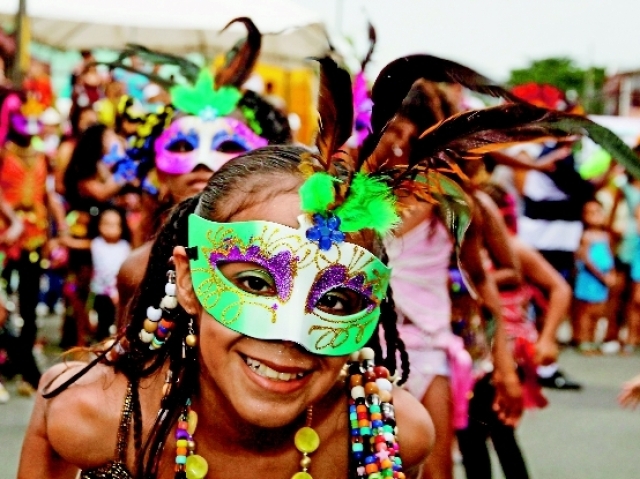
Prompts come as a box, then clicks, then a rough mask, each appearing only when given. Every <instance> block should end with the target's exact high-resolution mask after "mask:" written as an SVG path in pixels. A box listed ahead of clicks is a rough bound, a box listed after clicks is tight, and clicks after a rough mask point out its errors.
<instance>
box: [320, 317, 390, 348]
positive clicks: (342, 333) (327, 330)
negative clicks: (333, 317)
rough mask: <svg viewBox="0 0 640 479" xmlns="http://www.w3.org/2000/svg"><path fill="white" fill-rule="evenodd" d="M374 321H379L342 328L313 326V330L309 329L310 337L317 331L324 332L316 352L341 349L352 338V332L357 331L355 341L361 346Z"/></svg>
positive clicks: (372, 320)
mask: <svg viewBox="0 0 640 479" xmlns="http://www.w3.org/2000/svg"><path fill="white" fill-rule="evenodd" d="M374 321H377V319H375V320H374V319H371V320H369V321H367V322H366V323H359V324H350V325H347V326H344V327H341V328H339V327H335V326H333V327H332V326H320V325H313V326H311V328H309V335H311V334H312V333H313V332H315V331H324V333H322V334H321V335H320V337H319V338H318V339H317V340H316V342H315V344H314V347H315V348H316V350H318V351H321V350H323V349H327V348H331V349H336V348H339V347H340V346H342V345H343V344H344V343H346V342H347V341H348V340H349V337H350V336H351V330H352V329H357V333H356V338H355V341H356V343H357V344H358V345H359V344H360V343H362V342H363V336H364V334H365V332H366V328H367V326H369V325H370V324H371V323H372V322H374Z"/></svg>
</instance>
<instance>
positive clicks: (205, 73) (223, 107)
mask: <svg viewBox="0 0 640 479" xmlns="http://www.w3.org/2000/svg"><path fill="white" fill-rule="evenodd" d="M170 93H171V100H172V103H173V104H174V106H175V107H176V108H177V109H178V110H180V111H183V112H185V113H188V114H190V115H199V114H201V113H203V112H205V111H207V110H211V111H212V113H214V114H215V116H225V115H228V114H229V113H231V112H232V111H233V110H235V108H236V106H237V104H238V101H240V98H242V93H241V92H240V90H238V89H237V88H236V87H233V86H221V87H220V88H218V89H217V90H215V89H214V80H213V75H212V74H211V72H210V71H209V70H208V69H207V68H204V69H202V70H201V71H200V74H199V75H198V80H197V81H196V83H195V84H194V85H176V86H174V87H172V88H171V90H170Z"/></svg>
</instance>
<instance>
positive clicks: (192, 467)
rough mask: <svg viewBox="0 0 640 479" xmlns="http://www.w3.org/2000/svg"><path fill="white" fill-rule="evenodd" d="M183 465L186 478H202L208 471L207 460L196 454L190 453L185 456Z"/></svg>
mask: <svg viewBox="0 0 640 479" xmlns="http://www.w3.org/2000/svg"><path fill="white" fill-rule="evenodd" d="M185 466H186V467H185V470H186V472H187V479H203V478H204V477H205V476H206V475H207V472H208V471H209V464H208V463H207V460H206V459H205V458H204V457H202V456H199V455H198V454H191V455H190V456H189V457H187V463H186V464H185Z"/></svg>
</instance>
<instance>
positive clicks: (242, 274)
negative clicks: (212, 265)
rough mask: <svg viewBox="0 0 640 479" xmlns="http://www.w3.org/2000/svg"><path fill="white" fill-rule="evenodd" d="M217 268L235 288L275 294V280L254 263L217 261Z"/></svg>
mask: <svg viewBox="0 0 640 479" xmlns="http://www.w3.org/2000/svg"><path fill="white" fill-rule="evenodd" d="M217 266H218V269H219V270H220V272H221V273H222V274H223V276H224V277H225V278H227V279H228V280H229V281H230V282H231V283H233V285H235V286H236V287H237V288H239V289H241V290H243V291H245V292H247V293H250V294H255V295H258V296H276V295H277V293H278V291H277V288H276V282H275V280H274V279H273V277H272V276H271V274H269V272H268V271H267V270H266V269H264V268H263V267H262V266H260V265H257V264H255V263H245V262H233V263H219V264H218V265H217Z"/></svg>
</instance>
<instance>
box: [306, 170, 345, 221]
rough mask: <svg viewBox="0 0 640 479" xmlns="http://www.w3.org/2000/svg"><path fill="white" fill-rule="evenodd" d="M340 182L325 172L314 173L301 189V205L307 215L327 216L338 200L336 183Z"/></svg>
mask: <svg viewBox="0 0 640 479" xmlns="http://www.w3.org/2000/svg"><path fill="white" fill-rule="evenodd" d="M337 181H338V180H337V179H336V178H335V177H333V176H331V175H329V174H327V173H323V172H319V173H314V174H313V175H311V176H310V177H309V178H307V181H305V182H304V183H303V185H302V187H301V188H300V204H301V209H302V211H304V212H306V213H311V214H314V213H320V214H323V215H326V214H327V213H328V212H329V207H330V206H331V205H332V204H333V203H334V202H335V200H336V190H335V188H334V185H333V184H334V183H335V182H337Z"/></svg>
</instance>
